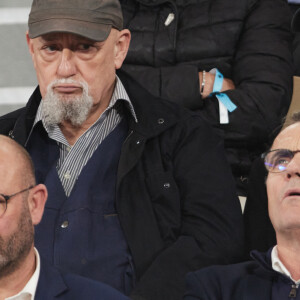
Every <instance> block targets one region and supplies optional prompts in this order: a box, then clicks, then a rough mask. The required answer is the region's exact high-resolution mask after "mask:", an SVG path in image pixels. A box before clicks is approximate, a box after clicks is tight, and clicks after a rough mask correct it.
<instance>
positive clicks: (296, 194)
mask: <svg viewBox="0 0 300 300" xmlns="http://www.w3.org/2000/svg"><path fill="white" fill-rule="evenodd" d="M293 119H294V121H295V123H294V124H292V125H290V126H288V127H287V128H286V129H284V130H283V131H282V132H281V133H280V134H279V135H278V136H277V137H276V139H275V141H274V143H273V145H272V147H271V149H270V151H268V152H267V153H265V154H264V155H263V158H264V164H265V166H266V169H267V171H268V176H267V179H266V186H267V193H268V203H269V216H270V219H271V222H272V224H273V226H274V229H275V232H276V239H277V245H276V246H274V247H272V248H271V249H269V251H267V252H266V253H261V252H258V251H252V252H251V257H252V258H253V261H251V262H246V263H241V264H236V265H229V266H215V267H210V268H207V269H203V270H201V271H197V272H194V273H190V274H189V275H188V276H187V292H186V295H185V298H184V300H195V299H203V300H204V299H214V300H218V299H220V300H221V299H222V300H235V299H236V300H238V299H248V300H251V299H253V300H254V299H255V300H259V299H261V300H266V299H272V300H277V299H278V300H279V299H280V300H283V299H300V290H299V291H298V286H299V284H300V255H299V253H300V113H297V114H295V115H294V116H293Z"/></svg>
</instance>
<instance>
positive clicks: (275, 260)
mask: <svg viewBox="0 0 300 300" xmlns="http://www.w3.org/2000/svg"><path fill="white" fill-rule="evenodd" d="M271 260H272V268H273V270H274V271H277V272H279V273H281V274H283V275H285V276H287V277H289V278H290V279H291V280H292V281H294V282H295V284H297V285H299V284H300V280H298V281H296V280H294V279H293V277H292V276H291V273H290V272H289V270H288V269H287V268H286V267H285V265H284V264H283V263H282V261H281V260H280V259H279V256H278V250H277V245H276V246H274V247H273V249H272V253H271Z"/></svg>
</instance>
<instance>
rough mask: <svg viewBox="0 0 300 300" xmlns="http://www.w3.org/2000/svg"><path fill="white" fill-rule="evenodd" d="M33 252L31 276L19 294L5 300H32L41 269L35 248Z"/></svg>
mask: <svg viewBox="0 0 300 300" xmlns="http://www.w3.org/2000/svg"><path fill="white" fill-rule="evenodd" d="M34 252H35V262H36V267H35V271H34V273H33V275H32V276H31V278H30V279H29V281H28V282H27V284H26V285H25V287H24V288H23V290H22V291H21V292H19V293H18V294H17V295H15V296H11V297H9V298H6V299H5V300H21V299H30V300H34V297H35V292H36V288H37V285H38V281H39V277H40V269H41V263H40V255H39V252H38V251H37V249H36V248H34Z"/></svg>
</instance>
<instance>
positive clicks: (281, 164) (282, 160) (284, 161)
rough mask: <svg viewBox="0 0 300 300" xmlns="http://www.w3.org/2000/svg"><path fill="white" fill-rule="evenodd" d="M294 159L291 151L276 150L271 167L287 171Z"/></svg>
mask: <svg viewBox="0 0 300 300" xmlns="http://www.w3.org/2000/svg"><path fill="white" fill-rule="evenodd" d="M292 158H293V153H292V152H291V151H290V150H287V149H282V150H276V151H274V152H273V153H272V156H271V160H270V163H271V166H272V168H274V169H278V170H279V171H282V170H285V168H286V166H287V165H288V164H289V163H290V161H291V159H292Z"/></svg>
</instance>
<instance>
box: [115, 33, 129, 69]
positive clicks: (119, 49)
mask: <svg viewBox="0 0 300 300" xmlns="http://www.w3.org/2000/svg"><path fill="white" fill-rule="evenodd" d="M118 35H119V36H118V39H117V41H116V45H115V68H116V69H120V68H121V67H122V64H123V61H124V60H125V58H126V55H127V52H128V49H129V44H130V38H131V34H130V31H129V30H128V29H123V30H122V31H120V32H118Z"/></svg>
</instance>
